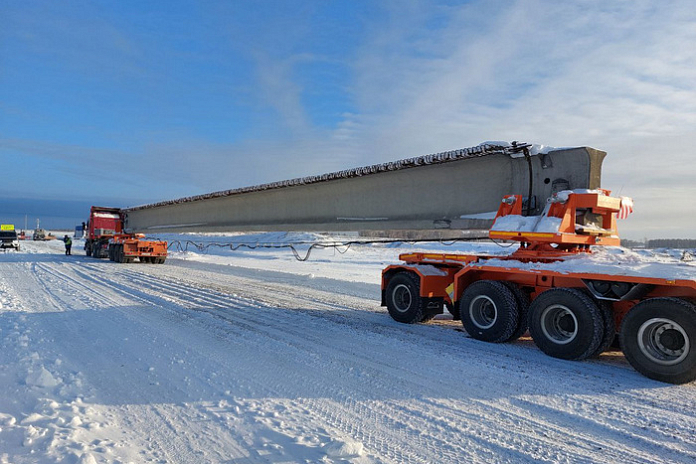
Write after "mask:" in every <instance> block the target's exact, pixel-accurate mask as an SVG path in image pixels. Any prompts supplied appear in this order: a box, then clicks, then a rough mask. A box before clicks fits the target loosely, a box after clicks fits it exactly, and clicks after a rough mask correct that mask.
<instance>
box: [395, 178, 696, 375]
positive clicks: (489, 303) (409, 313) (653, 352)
mask: <svg viewBox="0 0 696 464" xmlns="http://www.w3.org/2000/svg"><path fill="white" fill-rule="evenodd" d="M522 202H523V199H522V197H521V196H519V195H510V196H506V197H505V198H504V199H503V201H502V203H501V205H500V207H499V209H498V213H497V215H496V220H495V222H494V225H493V227H492V228H491V230H490V232H489V235H490V237H491V238H492V239H498V240H501V239H502V240H514V241H518V242H520V247H519V249H517V251H515V252H514V253H512V254H510V255H507V256H490V255H489V256H486V255H459V254H428V253H411V254H403V255H401V256H400V257H399V259H400V260H401V261H403V264H397V265H392V266H389V267H387V268H386V269H384V271H383V273H382V305H384V306H386V307H387V309H388V311H389V314H390V315H391V316H392V317H393V318H394V319H395V320H397V321H399V322H404V323H417V322H424V321H427V320H429V319H431V318H432V317H434V316H435V315H436V314H439V313H442V312H443V307H447V308H448V309H449V310H450V311H451V312H452V314H453V315H454V317H455V318H456V319H461V321H462V324H463V326H464V328H465V329H466V331H467V333H468V334H469V335H470V336H471V337H472V338H475V339H477V340H482V341H486V342H492V343H502V342H507V341H512V340H516V339H517V338H519V337H520V336H522V335H523V334H524V333H525V332H526V331H527V330H529V333H530V335H531V337H532V339H533V340H534V342H535V344H536V345H537V346H538V347H539V348H540V349H541V350H542V351H543V352H544V353H546V354H547V355H549V356H553V357H556V358H562V359H569V360H582V359H586V358H590V357H593V356H598V355H599V354H600V353H602V352H603V351H605V350H606V349H607V348H609V346H611V345H612V342H613V341H614V340H615V338H616V335H617V333H618V335H619V340H620V346H621V349H622V350H623V352H624V354H625V356H626V359H627V360H628V361H629V363H630V364H631V365H632V366H633V367H634V368H635V369H636V370H637V371H638V372H640V373H642V374H644V375H645V376H647V377H650V378H652V379H656V380H660V381H663V382H668V383H675V384H681V383H686V382H690V381H693V380H695V379H696V305H695V304H694V301H696V281H695V280H693V279H678V278H671V277H670V276H663V277H654V276H647V277H646V276H640V275H626V274H628V273H626V272H624V271H622V270H621V269H620V268H619V269H615V271H616V273H613V271H612V272H611V273H600V272H595V271H593V267H592V266H577V265H576V262H577V263H581V262H582V257H583V256H589V254H591V253H592V249H591V246H592V245H606V246H615V245H619V237H618V234H617V231H616V215H617V213H619V211H620V210H621V208H622V206H623V207H627V206H628V200H627V199H619V198H614V197H611V196H610V195H609V191H607V190H592V191H589V190H585V191H575V192H560V193H559V194H557V195H555V196H553V197H552V198H550V199H549V200H548V203H547V205H546V208H545V209H544V211H543V213H542V215H540V216H524V215H523V207H522ZM622 202H623V205H622ZM573 260H575V261H576V262H573ZM573 269H575V271H574V270H573ZM595 269H596V267H595ZM621 272H624V274H620V273H621Z"/></svg>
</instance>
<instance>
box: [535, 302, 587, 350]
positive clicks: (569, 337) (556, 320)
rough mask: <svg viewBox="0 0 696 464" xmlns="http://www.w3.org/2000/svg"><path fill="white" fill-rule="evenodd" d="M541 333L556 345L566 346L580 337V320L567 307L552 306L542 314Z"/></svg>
mask: <svg viewBox="0 0 696 464" xmlns="http://www.w3.org/2000/svg"><path fill="white" fill-rule="evenodd" d="M541 331H542V332H543V333H544V336H546V338H548V339H549V340H551V341H553V342H554V343H557V344H559V345H566V344H568V343H570V342H572V341H573V340H575V337H576V336H577V335H578V320H577V318H576V317H575V314H573V312H572V311H571V310H570V309H568V308H567V307H566V306H563V305H551V306H549V307H547V308H546V309H544V311H543V312H542V313H541Z"/></svg>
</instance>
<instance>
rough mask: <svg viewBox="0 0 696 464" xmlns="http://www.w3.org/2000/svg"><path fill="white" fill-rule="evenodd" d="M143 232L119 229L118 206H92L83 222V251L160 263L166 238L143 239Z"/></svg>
mask: <svg viewBox="0 0 696 464" xmlns="http://www.w3.org/2000/svg"><path fill="white" fill-rule="evenodd" d="M144 237H145V236H144V235H143V234H128V233H125V232H124V231H123V212H122V210H121V209H119V208H106V207H102V206H92V208H91V209H90V215H89V221H88V222H87V236H86V237H85V253H86V254H87V256H92V257H94V258H106V257H108V258H109V259H110V260H111V261H117V262H119V263H130V262H133V261H134V260H135V259H136V258H138V259H139V260H140V262H144V263H156V264H161V263H164V261H165V259H166V258H167V242H165V241H159V240H144Z"/></svg>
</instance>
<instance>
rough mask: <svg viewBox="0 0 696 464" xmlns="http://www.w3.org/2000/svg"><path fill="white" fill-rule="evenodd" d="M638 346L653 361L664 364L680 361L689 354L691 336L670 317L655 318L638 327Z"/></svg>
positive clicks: (669, 364)
mask: <svg viewBox="0 0 696 464" xmlns="http://www.w3.org/2000/svg"><path fill="white" fill-rule="evenodd" d="M638 346H639V347H640V350H641V351H642V352H643V354H644V355H645V356H646V357H647V358H648V359H650V360H651V361H652V362H654V363H657V364H661V365H663V366H671V365H673V364H677V363H680V362H681V361H683V360H684V358H686V356H687V355H688V354H689V348H690V346H691V345H690V343H689V336H688V335H687V334H686V331H685V330H684V328H683V327H682V326H681V325H679V324H677V323H676V322H674V321H672V320H670V319H664V318H654V319H650V320H648V321H645V322H644V323H643V325H641V326H640V329H638Z"/></svg>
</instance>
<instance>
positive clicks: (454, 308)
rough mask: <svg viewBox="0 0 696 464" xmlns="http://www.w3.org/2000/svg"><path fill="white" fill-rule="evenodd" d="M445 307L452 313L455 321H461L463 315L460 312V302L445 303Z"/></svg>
mask: <svg viewBox="0 0 696 464" xmlns="http://www.w3.org/2000/svg"><path fill="white" fill-rule="evenodd" d="M443 304H444V305H445V307H446V308H447V311H449V313H450V314H451V315H452V320H453V321H460V320H461V319H462V317H461V315H460V314H459V305H458V304H451V303H443Z"/></svg>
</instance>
